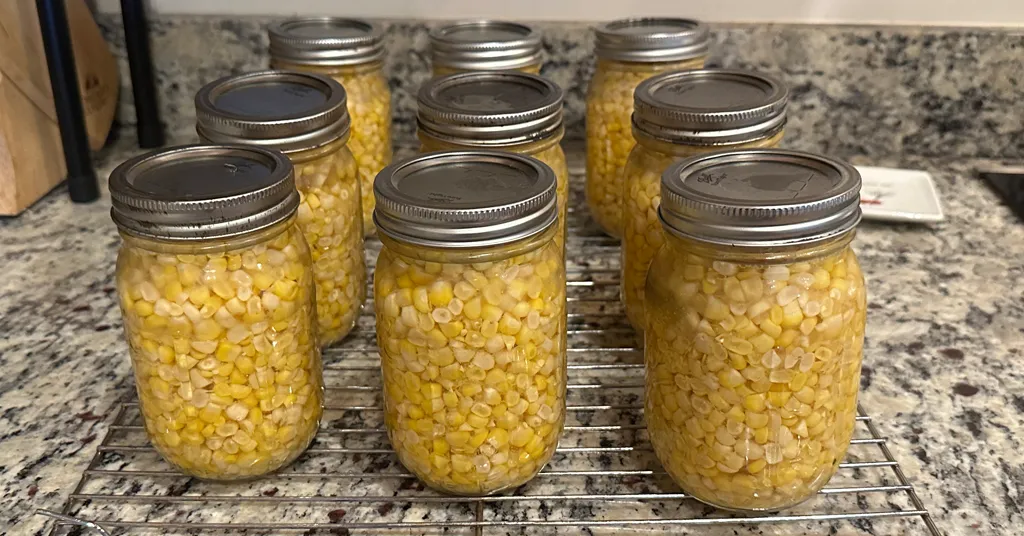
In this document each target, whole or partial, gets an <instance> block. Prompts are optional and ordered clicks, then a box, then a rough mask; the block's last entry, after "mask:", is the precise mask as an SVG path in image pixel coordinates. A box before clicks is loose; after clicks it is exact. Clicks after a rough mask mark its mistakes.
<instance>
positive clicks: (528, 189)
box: [374, 151, 566, 495]
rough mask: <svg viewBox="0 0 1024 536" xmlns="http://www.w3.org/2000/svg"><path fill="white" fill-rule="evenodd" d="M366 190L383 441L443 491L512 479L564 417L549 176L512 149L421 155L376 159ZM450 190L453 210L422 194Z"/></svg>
mask: <svg viewBox="0 0 1024 536" xmlns="http://www.w3.org/2000/svg"><path fill="white" fill-rule="evenodd" d="M472 184H478V185H479V187H478V188H472V187H469V188H467V185H472ZM375 189H376V193H377V196H378V199H377V201H378V205H377V214H376V218H377V223H378V229H379V230H380V235H381V241H382V242H383V244H384V247H383V248H382V249H381V253H380V256H379V258H378V260H377V269H376V272H375V276H374V303H375V304H376V308H377V342H378V345H379V347H380V352H381V367H382V370H383V375H384V410H385V424H386V426H387V430H388V437H389V438H390V440H391V444H392V446H393V447H394V448H395V451H396V452H397V453H398V457H399V459H400V460H401V462H402V464H403V465H405V466H406V467H407V468H408V469H409V470H410V471H412V472H413V473H414V474H415V475H416V476H417V477H419V478H420V479H421V480H422V481H423V482H425V483H426V484H428V485H430V486H431V487H434V488H437V489H440V490H443V491H446V492H450V493H457V494H463V495H486V494H490V493H495V492H498V491H501V490H504V489H507V488H511V487H515V486H519V485H521V484H523V483H525V482H526V481H528V480H530V479H531V478H533V476H534V475H536V474H537V473H538V472H539V471H540V470H541V469H542V468H543V467H544V465H545V464H546V463H547V462H548V460H550V459H551V456H552V455H553V454H554V452H555V447H556V445H557V443H558V438H559V436H560V435H561V432H562V425H563V423H564V420H565V391H566V363H565V357H566V350H565V345H566V338H565V337H566V311H565V266H564V260H563V258H562V251H563V249H562V247H561V246H560V245H558V244H556V242H555V237H556V234H557V229H556V227H555V220H556V219H557V205H556V202H555V192H554V176H553V173H552V172H551V170H550V168H547V167H546V166H544V165H542V164H540V163H539V162H537V161H536V160H534V159H532V158H527V157H522V156H518V155H511V154H505V153H498V152H489V151H488V152H483V151H465V152H456V153H431V154H428V155H423V156H420V157H417V158H415V159H413V160H411V161H409V162H406V163H405V164H396V165H394V166H391V167H389V168H387V169H385V170H384V172H382V173H381V175H380V176H379V177H378V179H377V183H376V185H375ZM451 198H455V199H457V200H458V201H459V202H460V205H461V206H460V208H451V205H450V204H447V203H437V202H436V201H435V200H436V199H451ZM499 208H500V209H501V210H494V209H499Z"/></svg>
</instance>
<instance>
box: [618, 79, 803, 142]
mask: <svg viewBox="0 0 1024 536" xmlns="http://www.w3.org/2000/svg"><path fill="white" fill-rule="evenodd" d="M788 101H789V92H788V90H787V89H786V86H785V85H784V84H783V83H782V82H780V81H779V80H777V79H775V78H773V77H771V76H767V75H763V74H760V73H756V72H753V71H744V70H739V69H702V70H696V71H673V72H670V73H664V74H660V75H658V76H654V77H651V78H648V79H647V80H644V81H643V82H641V83H640V85H639V86H637V88H636V91H635V92H634V93H633V126H634V128H636V129H637V130H638V131H640V132H642V133H644V134H647V135H648V136H651V137H654V138H658V139H661V140H665V141H668V142H671V143H690V144H699V145H714V144H720V143H741V142H749V141H754V140H757V139H761V138H765V137H768V136H771V135H774V134H776V133H778V132H779V131H780V130H782V128H783V127H784V126H785V125H786V104H787V102H788Z"/></svg>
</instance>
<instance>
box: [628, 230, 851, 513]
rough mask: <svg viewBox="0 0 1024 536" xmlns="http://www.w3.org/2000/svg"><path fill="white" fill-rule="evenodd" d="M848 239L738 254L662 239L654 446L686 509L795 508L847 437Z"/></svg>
mask: <svg viewBox="0 0 1024 536" xmlns="http://www.w3.org/2000/svg"><path fill="white" fill-rule="evenodd" d="M852 238H853V233H852V232H851V233H847V234H846V235H843V236H841V237H839V238H837V239H835V240H833V241H832V242H830V243H827V244H822V245H818V246H814V247H807V248H804V249H789V250H778V251H761V252H756V253H754V252H750V253H743V254H737V253H736V249H735V248H732V249H729V248H723V247H721V246H708V245H706V244H697V243H695V242H692V241H689V240H685V239H682V238H679V237H676V236H675V235H668V236H667V241H666V244H665V246H664V247H662V248H661V250H660V251H659V252H658V253H657V255H656V256H655V258H654V262H653V263H652V264H651V268H650V273H649V275H648V278H647V296H648V300H647V324H646V330H645V362H646V367H647V376H646V388H645V394H644V401H645V415H646V418H647V428H648V431H649V434H650V438H651V443H652V445H653V446H654V451H655V453H656V454H657V456H658V458H659V460H660V461H661V462H662V464H663V465H664V466H665V469H666V470H667V471H668V473H669V475H670V476H671V477H672V478H673V479H674V480H675V481H676V482H677V483H678V484H679V485H680V486H681V487H682V488H683V489H684V490H685V491H686V492H687V493H690V494H692V495H693V496H694V497H695V498H697V499H699V500H701V501H703V502H706V503H708V504H711V505H714V506H718V507H722V508H729V509H735V510H777V509H781V508H786V507H789V506H792V505H794V504H797V503H799V502H802V501H804V500H806V499H807V498H809V497H811V496H812V495H814V494H815V493H816V492H817V491H818V490H820V489H821V488H822V487H823V486H824V485H825V483H826V482H828V480H829V479H830V478H832V476H833V475H834V474H835V471H836V469H837V468H838V467H839V463H840V462H841V461H842V460H843V457H844V456H845V453H846V450H847V447H848V446H849V444H850V439H851V437H852V435H853V429H854V423H855V419H856V414H857V392H858V387H859V384H860V368H861V356H862V351H863V345H864V325H865V317H866V291H865V287H864V277H863V275H862V273H861V269H860V266H859V264H858V262H857V258H856V256H855V255H854V252H853V250H852V249H851V248H850V241H851V240H852Z"/></svg>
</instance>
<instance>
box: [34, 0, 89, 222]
mask: <svg viewBox="0 0 1024 536" xmlns="http://www.w3.org/2000/svg"><path fill="white" fill-rule="evenodd" d="M64 1H65V0H36V11H37V13H38V15H39V28H40V29H41V30H42V34H43V49H44V50H45V51H46V65H47V67H48V69H49V71H50V87H51V88H52V89H53V105H54V108H55V109H56V110H57V123H58V125H59V126H60V141H61V145H63V146H64V160H65V161H66V162H67V168H68V193H69V194H71V200H72V201H74V202H76V203H88V202H90V201H95V200H96V198H97V197H99V195H100V191H99V186H98V185H97V183H96V172H95V171H93V169H92V159H91V157H90V154H89V137H88V135H87V134H86V131H85V112H84V110H83V109H82V97H81V95H80V94H79V91H78V76H77V75H76V74H75V51H74V49H72V48H71V32H70V30H69V29H68V17H67V13H66V11H65V9H64Z"/></svg>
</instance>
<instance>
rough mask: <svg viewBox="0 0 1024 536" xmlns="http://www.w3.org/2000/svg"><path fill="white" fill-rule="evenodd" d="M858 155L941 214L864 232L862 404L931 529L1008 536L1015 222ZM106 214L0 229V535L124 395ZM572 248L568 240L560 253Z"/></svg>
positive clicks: (939, 178) (78, 467)
mask: <svg viewBox="0 0 1024 536" xmlns="http://www.w3.org/2000/svg"><path fill="white" fill-rule="evenodd" d="M124 146H125V144H124V143H121V144H119V145H118V146H116V147H114V148H112V149H108V150H106V151H105V152H104V154H103V155H102V156H101V158H100V159H99V165H98V175H99V176H100V177H104V178H105V177H106V176H107V175H108V174H109V172H110V170H111V169H112V168H113V166H114V165H116V164H117V163H118V162H120V161H122V160H123V159H124V158H126V157H127V156H129V155H130V154H131V153H132V152H134V151H137V149H128V148H125V147H124ZM577 156H578V155H577ZM853 161H854V163H858V164H869V163H870V164H873V165H888V166H900V167H906V168H922V169H927V170H929V171H931V172H932V173H933V175H934V177H935V179H936V182H937V186H938V189H939V191H940V194H941V196H942V199H943V203H944V205H945V211H946V215H947V220H946V221H945V222H944V223H941V224H937V225H933V226H917V225H902V224H901V225H897V224H882V223H865V224H863V226H862V230H861V232H860V234H859V237H858V239H857V242H856V249H857V251H858V253H859V255H860V258H861V261H862V263H863V265H864V269H865V272H866V274H867V277H868V279H869V289H870V297H869V326H868V331H867V334H868V335H867V337H868V342H867V345H866V357H865V362H864V363H865V365H864V373H863V379H862V387H863V390H862V396H861V403H862V405H863V407H864V408H865V409H866V410H867V411H868V412H869V413H870V414H871V415H873V417H874V418H875V422H876V423H877V425H878V426H879V428H880V429H881V433H882V434H884V435H886V436H888V437H889V441H890V446H891V448H892V450H893V454H894V456H895V457H896V459H897V460H898V461H899V462H900V463H901V464H902V466H903V469H904V471H905V472H906V474H907V476H908V478H909V479H910V480H911V481H912V482H913V483H914V485H915V486H916V488H917V490H918V493H919V494H920V496H921V498H922V500H923V501H924V504H925V506H926V507H927V508H928V509H929V510H930V511H931V513H932V515H933V516H934V520H935V522H936V523H937V524H938V525H939V527H940V529H941V530H943V531H944V532H945V533H947V534H950V535H958V534H1009V533H1011V532H1013V531H1014V530H1016V529H1014V527H1020V526H1022V524H1024V515H1022V512H1021V509H1022V503H1024V496H1022V494H1024V372H1022V371H1021V369H1019V368H1017V364H1018V361H1019V360H1020V359H1022V358H1024V287H1022V286H1021V283H1020V281H1021V280H1024V225H1022V224H1021V223H1020V222H1017V221H1016V220H1015V219H1014V217H1013V215H1012V214H1011V213H1010V211H1009V210H1008V209H1007V208H1005V207H1003V206H1001V205H999V204H998V202H997V199H996V197H995V195H994V194H993V193H991V192H990V191H989V190H988V189H987V188H986V187H985V186H984V185H983V184H982V183H981V182H980V181H979V180H978V179H977V178H975V177H974V176H973V172H972V169H973V165H974V164H975V163H974V162H971V161H968V160H962V159H961V160H956V161H944V160H935V159H931V160H924V159H915V158H910V157H903V158H886V157H876V158H874V159H871V160H868V159H866V158H864V157H858V158H853ZM581 179H582V177H579V176H576V177H575V183H574V190H575V191H576V195H580V186H581V182H582V180H581ZM104 182H105V181H104ZM109 206H110V205H109V196H108V195H107V194H106V192H105V191H104V195H103V197H102V199H101V200H100V201H98V202H96V203H92V204H88V205H73V204H72V203H71V202H70V201H69V199H68V198H67V195H66V192H65V190H64V189H63V187H61V188H58V189H57V190H56V191H54V192H53V193H51V194H50V195H49V196H47V197H46V198H44V199H43V200H41V201H40V202H39V203H37V204H36V205H35V206H34V207H32V208H31V209H30V210H28V211H27V212H25V213H24V214H23V215H21V216H20V217H18V218H12V219H0V260H2V265H3V267H4V272H5V274H4V275H5V277H3V279H2V282H0V333H2V334H3V337H2V338H0V370H2V371H3V373H2V375H0V533H4V534H11V535H28V534H42V533H43V531H44V528H45V527H46V526H47V525H46V521H45V520H44V519H43V518H41V517H39V516H33V511H34V510H35V509H36V508H48V509H52V510H59V509H60V508H61V506H62V504H63V503H64V501H65V499H66V498H67V496H68V494H69V493H70V491H71V490H72V489H73V488H74V486H75V484H76V482H77V481H78V479H79V476H80V474H81V472H82V470H83V469H84V467H85V466H86V465H87V463H88V462H89V460H90V458H92V456H93V455H94V452H95V451H96V447H97V444H98V443H99V441H100V439H101V438H102V437H103V436H104V434H105V433H106V432H107V430H108V427H109V425H110V417H111V413H112V411H113V410H115V409H116V407H117V405H118V403H119V401H121V400H123V399H124V398H125V397H126V396H130V395H131V393H132V388H133V386H132V380H131V376H130V366H129V360H128V356H127V352H126V346H125V344H124V342H123V341H122V335H121V327H120V315H119V312H118V310H117V302H116V299H115V290H114V286H113V271H114V259H115V255H116V251H117V247H118V243H119V239H118V237H117V234H116V232H115V229H114V226H113V224H112V223H111V221H110V218H109V214H108V211H109ZM581 244H582V241H581V240H580V239H578V238H573V239H571V240H570V246H569V247H570V250H571V251H577V252H579V251H580V250H579V248H580V247H581ZM907 526H912V527H915V528H916V529H920V528H921V527H922V525H921V524H920V523H918V524H916V525H902V524H895V525H886V524H885V523H883V522H877V523H875V524H872V523H870V522H869V523H867V524H857V525H841V527H845V528H840V529H839V533H840V534H848V533H856V534H876V535H877V534H900V533H903V530H904V529H905V528H906V527H907ZM777 527H782V526H777ZM738 530H739V532H737V533H740V532H742V533H743V534H748V532H747V530H750V532H749V533H752V534H755V533H760V534H764V533H771V534H776V533H779V534H782V533H785V532H784V527H782V528H774V529H767V528H764V529H763V530H762V529H761V528H755V529H738ZM772 531H779V532H772ZM729 534H734V533H733V532H731V529H730V532H729Z"/></svg>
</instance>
